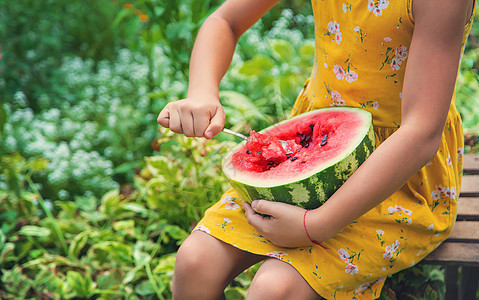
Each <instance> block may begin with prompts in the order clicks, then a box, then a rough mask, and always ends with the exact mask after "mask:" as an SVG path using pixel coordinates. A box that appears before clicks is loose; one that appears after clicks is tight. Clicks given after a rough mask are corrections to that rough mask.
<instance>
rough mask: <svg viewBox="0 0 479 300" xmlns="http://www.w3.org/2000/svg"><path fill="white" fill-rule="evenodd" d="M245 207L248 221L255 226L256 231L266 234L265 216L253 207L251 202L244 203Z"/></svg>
mask: <svg viewBox="0 0 479 300" xmlns="http://www.w3.org/2000/svg"><path fill="white" fill-rule="evenodd" d="M243 209H244V212H245V216H246V219H247V220H248V223H249V224H250V225H251V226H253V227H254V228H255V229H256V231H258V232H259V233H261V234H264V228H263V227H264V224H263V222H264V218H265V217H264V216H262V215H260V214H258V213H256V212H255V211H254V210H253V208H251V205H250V204H249V203H246V202H245V203H243Z"/></svg>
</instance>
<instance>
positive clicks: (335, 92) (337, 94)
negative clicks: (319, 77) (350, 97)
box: [331, 91, 341, 101]
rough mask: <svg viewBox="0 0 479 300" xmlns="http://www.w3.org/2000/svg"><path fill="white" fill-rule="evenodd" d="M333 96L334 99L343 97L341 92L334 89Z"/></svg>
mask: <svg viewBox="0 0 479 300" xmlns="http://www.w3.org/2000/svg"><path fill="white" fill-rule="evenodd" d="M331 98H333V100H334V101H338V100H340V99H341V94H340V93H339V92H338V91H332V92H331Z"/></svg>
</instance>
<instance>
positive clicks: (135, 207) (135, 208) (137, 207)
mask: <svg viewBox="0 0 479 300" xmlns="http://www.w3.org/2000/svg"><path fill="white" fill-rule="evenodd" d="M123 209H124V210H129V211H132V212H136V213H139V214H143V215H145V214H147V213H148V210H147V209H146V208H145V207H144V206H143V205H141V204H138V203H127V204H125V206H123Z"/></svg>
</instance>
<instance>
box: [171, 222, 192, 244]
mask: <svg viewBox="0 0 479 300" xmlns="http://www.w3.org/2000/svg"><path fill="white" fill-rule="evenodd" d="M165 232H166V233H168V234H169V235H170V236H171V237H172V238H173V239H175V240H179V241H183V240H184V239H186V238H187V237H188V235H189V233H188V232H186V231H185V230H183V229H182V228H181V227H179V226H177V225H167V226H166V227H165Z"/></svg>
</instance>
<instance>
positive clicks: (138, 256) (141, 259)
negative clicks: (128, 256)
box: [133, 249, 151, 267]
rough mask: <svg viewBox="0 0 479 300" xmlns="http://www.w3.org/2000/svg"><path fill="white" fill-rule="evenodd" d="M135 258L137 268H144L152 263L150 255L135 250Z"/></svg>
mask: <svg viewBox="0 0 479 300" xmlns="http://www.w3.org/2000/svg"><path fill="white" fill-rule="evenodd" d="M133 258H134V259H135V265H136V266H137V267H141V266H144V265H146V264H147V263H149V262H150V261H151V256H150V255H149V254H148V253H145V252H142V251H139V250H137V249H135V251H134V252H133Z"/></svg>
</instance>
